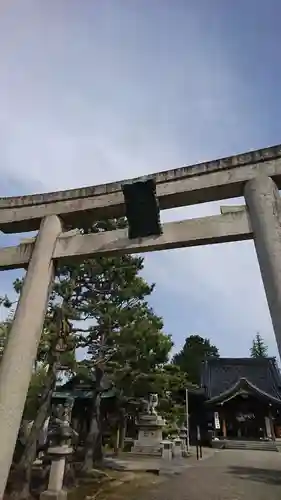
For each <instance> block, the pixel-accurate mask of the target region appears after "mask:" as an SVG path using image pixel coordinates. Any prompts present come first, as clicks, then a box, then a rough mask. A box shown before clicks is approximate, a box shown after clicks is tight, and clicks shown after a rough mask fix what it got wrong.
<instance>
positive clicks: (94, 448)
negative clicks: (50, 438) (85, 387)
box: [82, 368, 103, 472]
mask: <svg viewBox="0 0 281 500" xmlns="http://www.w3.org/2000/svg"><path fill="white" fill-rule="evenodd" d="M102 376H103V371H102V370H101V369H100V368H96V394H95V395H94V397H93V401H92V412H91V421H90V429H89V432H88V435H87V438H86V442H85V450H84V462H83V468H82V470H83V471H84V472H88V471H90V470H91V469H92V468H93V466H94V463H100V462H101V461H102V459H103V450H102V430H101V416H100V403H101V387H100V384H101V379H102Z"/></svg>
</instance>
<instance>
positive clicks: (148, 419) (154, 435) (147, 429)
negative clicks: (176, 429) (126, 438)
mask: <svg viewBox="0 0 281 500" xmlns="http://www.w3.org/2000/svg"><path fill="white" fill-rule="evenodd" d="M163 427H164V420H163V419H162V417H160V416H159V415H141V416H140V418H139V421H138V439H137V440H136V441H135V442H134V446H133V448H132V450H131V453H133V454H135V455H136V454H137V455H152V456H158V457H161V456H162V448H163V445H162V439H163V436H162V429H163Z"/></svg>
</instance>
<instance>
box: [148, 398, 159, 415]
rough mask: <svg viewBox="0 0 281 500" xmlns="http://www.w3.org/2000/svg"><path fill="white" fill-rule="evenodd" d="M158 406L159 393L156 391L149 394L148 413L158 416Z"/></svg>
mask: <svg viewBox="0 0 281 500" xmlns="http://www.w3.org/2000/svg"><path fill="white" fill-rule="evenodd" d="M157 406H158V394H155V393H152V394H149V399H148V405H147V413H148V414H149V415H155V416H158V413H157V411H156V408H157Z"/></svg>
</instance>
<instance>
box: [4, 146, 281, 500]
mask: <svg viewBox="0 0 281 500" xmlns="http://www.w3.org/2000/svg"><path fill="white" fill-rule="evenodd" d="M148 178H154V179H155V181H156V194H157V198H158V201H159V206H160V209H163V210H164V209H170V208H175V207H181V206H187V205H193V204H197V203H203V202H209V201H214V200H223V199H227V198H234V197H238V196H244V197H245V201H246V206H242V207H232V208H231V207H224V209H221V215H215V216H211V217H203V218H197V219H190V220H184V221H180V222H170V223H167V224H164V225H163V234H162V235H160V236H153V237H148V238H138V239H136V240H131V239H128V237H127V231H126V230H117V231H110V232H106V233H101V234H87V235H81V234H76V233H75V231H70V232H63V228H64V229H75V228H76V227H79V224H78V221H79V220H80V221H81V220H83V219H85V218H86V217H89V218H90V220H91V221H94V220H101V219H104V218H111V217H112V218H113V217H120V216H123V215H125V202H124V197H123V192H122V185H123V184H126V183H129V182H135V181H138V180H146V179H148ZM278 188H281V146H274V147H271V148H267V149H262V150H258V151H253V152H250V153H245V154H242V155H238V156H232V157H229V158H224V159H221V160H215V161H211V162H207V163H201V164H198V165H192V166H188V167H182V168H179V169H176V170H169V171H166V172H160V173H157V174H153V175H150V176H146V177H143V178H139V179H132V180H130V181H123V182H114V183H110V184H103V185H99V186H91V187H87V188H82V189H74V190H70V191H60V192H54V193H47V194H38V195H33V196H22V197H15V198H1V199H0V229H1V230H2V231H3V232H4V233H19V232H27V231H34V230H38V234H37V237H36V239H34V240H26V241H25V242H22V243H21V244H19V245H18V246H15V247H9V248H2V249H0V268H1V269H2V270H4V269H17V268H27V273H26V277H25V280H24V286H23V289H22V292H21V296H20V300H19V303H18V307H17V310H16V314H15V319H14V322H13V325H12V329H11V333H10V336H9V341H8V344H7V347H6V349H5V352H4V355H3V358H2V361H1V365H0V498H2V496H3V494H4V489H5V485H6V481H7V477H8V473H9V468H10V464H11V462H12V456H13V451H14V447H15V443H16V439H17V434H18V429H19V426H20V422H21V418H22V413H23V408H24V404H25V399H26V394H27V390H28V386H29V383H30V378H31V373H32V366H33V361H34V359H35V357H36V352H37V348H38V344H39V340H40V335H41V331H42V325H43V321H44V316H45V312H46V305H47V302H48V297H49V293H50V289H51V286H52V281H53V277H54V263H55V262H56V261H58V260H65V259H74V258H80V259H83V258H89V257H95V256H97V255H112V254H124V253H138V252H150V251H154V250H163V249H172V248H180V247H190V246H198V245H208V244H212V243H223V242H230V241H239V240H247V239H251V238H253V239H254V242H255V247H256V252H257V257H258V261H259V265H260V269H261V274H262V278H263V282H264V287H265V292H266V296H267V301H268V305H269V310H270V314H271V318H272V323H273V327H274V331H275V336H276V341H277V345H278V349H279V354H280V355H281V314H280V311H281V220H280V217H281V215H280V214H281V209H280V198H279V192H278ZM82 218H83V219H82Z"/></svg>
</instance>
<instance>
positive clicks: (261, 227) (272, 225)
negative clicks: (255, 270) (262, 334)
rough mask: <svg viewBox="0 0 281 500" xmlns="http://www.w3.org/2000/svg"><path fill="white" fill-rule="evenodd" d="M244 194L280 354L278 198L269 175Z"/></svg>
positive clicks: (256, 180) (249, 185) (280, 222)
mask: <svg viewBox="0 0 281 500" xmlns="http://www.w3.org/2000/svg"><path fill="white" fill-rule="evenodd" d="M244 196H245V200H246V205H247V207H248V211H249V215H250V221H251V227H252V230H253V235H254V243H255V247H256V252H257V257H258V261H259V266H260V270H261V275H262V279H263V283H264V289H265V293H266V297H267V302H268V307H269V311H270V314H271V320H272V324H273V328H274V332H275V337H276V342H277V346H278V350H279V355H280V357H281V200H280V195H279V191H278V188H277V186H276V184H275V183H274V182H273V180H272V179H271V178H270V177H267V176H266V175H258V176H257V177H255V178H254V179H251V180H250V181H248V182H247V183H246V186H245V190H244Z"/></svg>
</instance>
